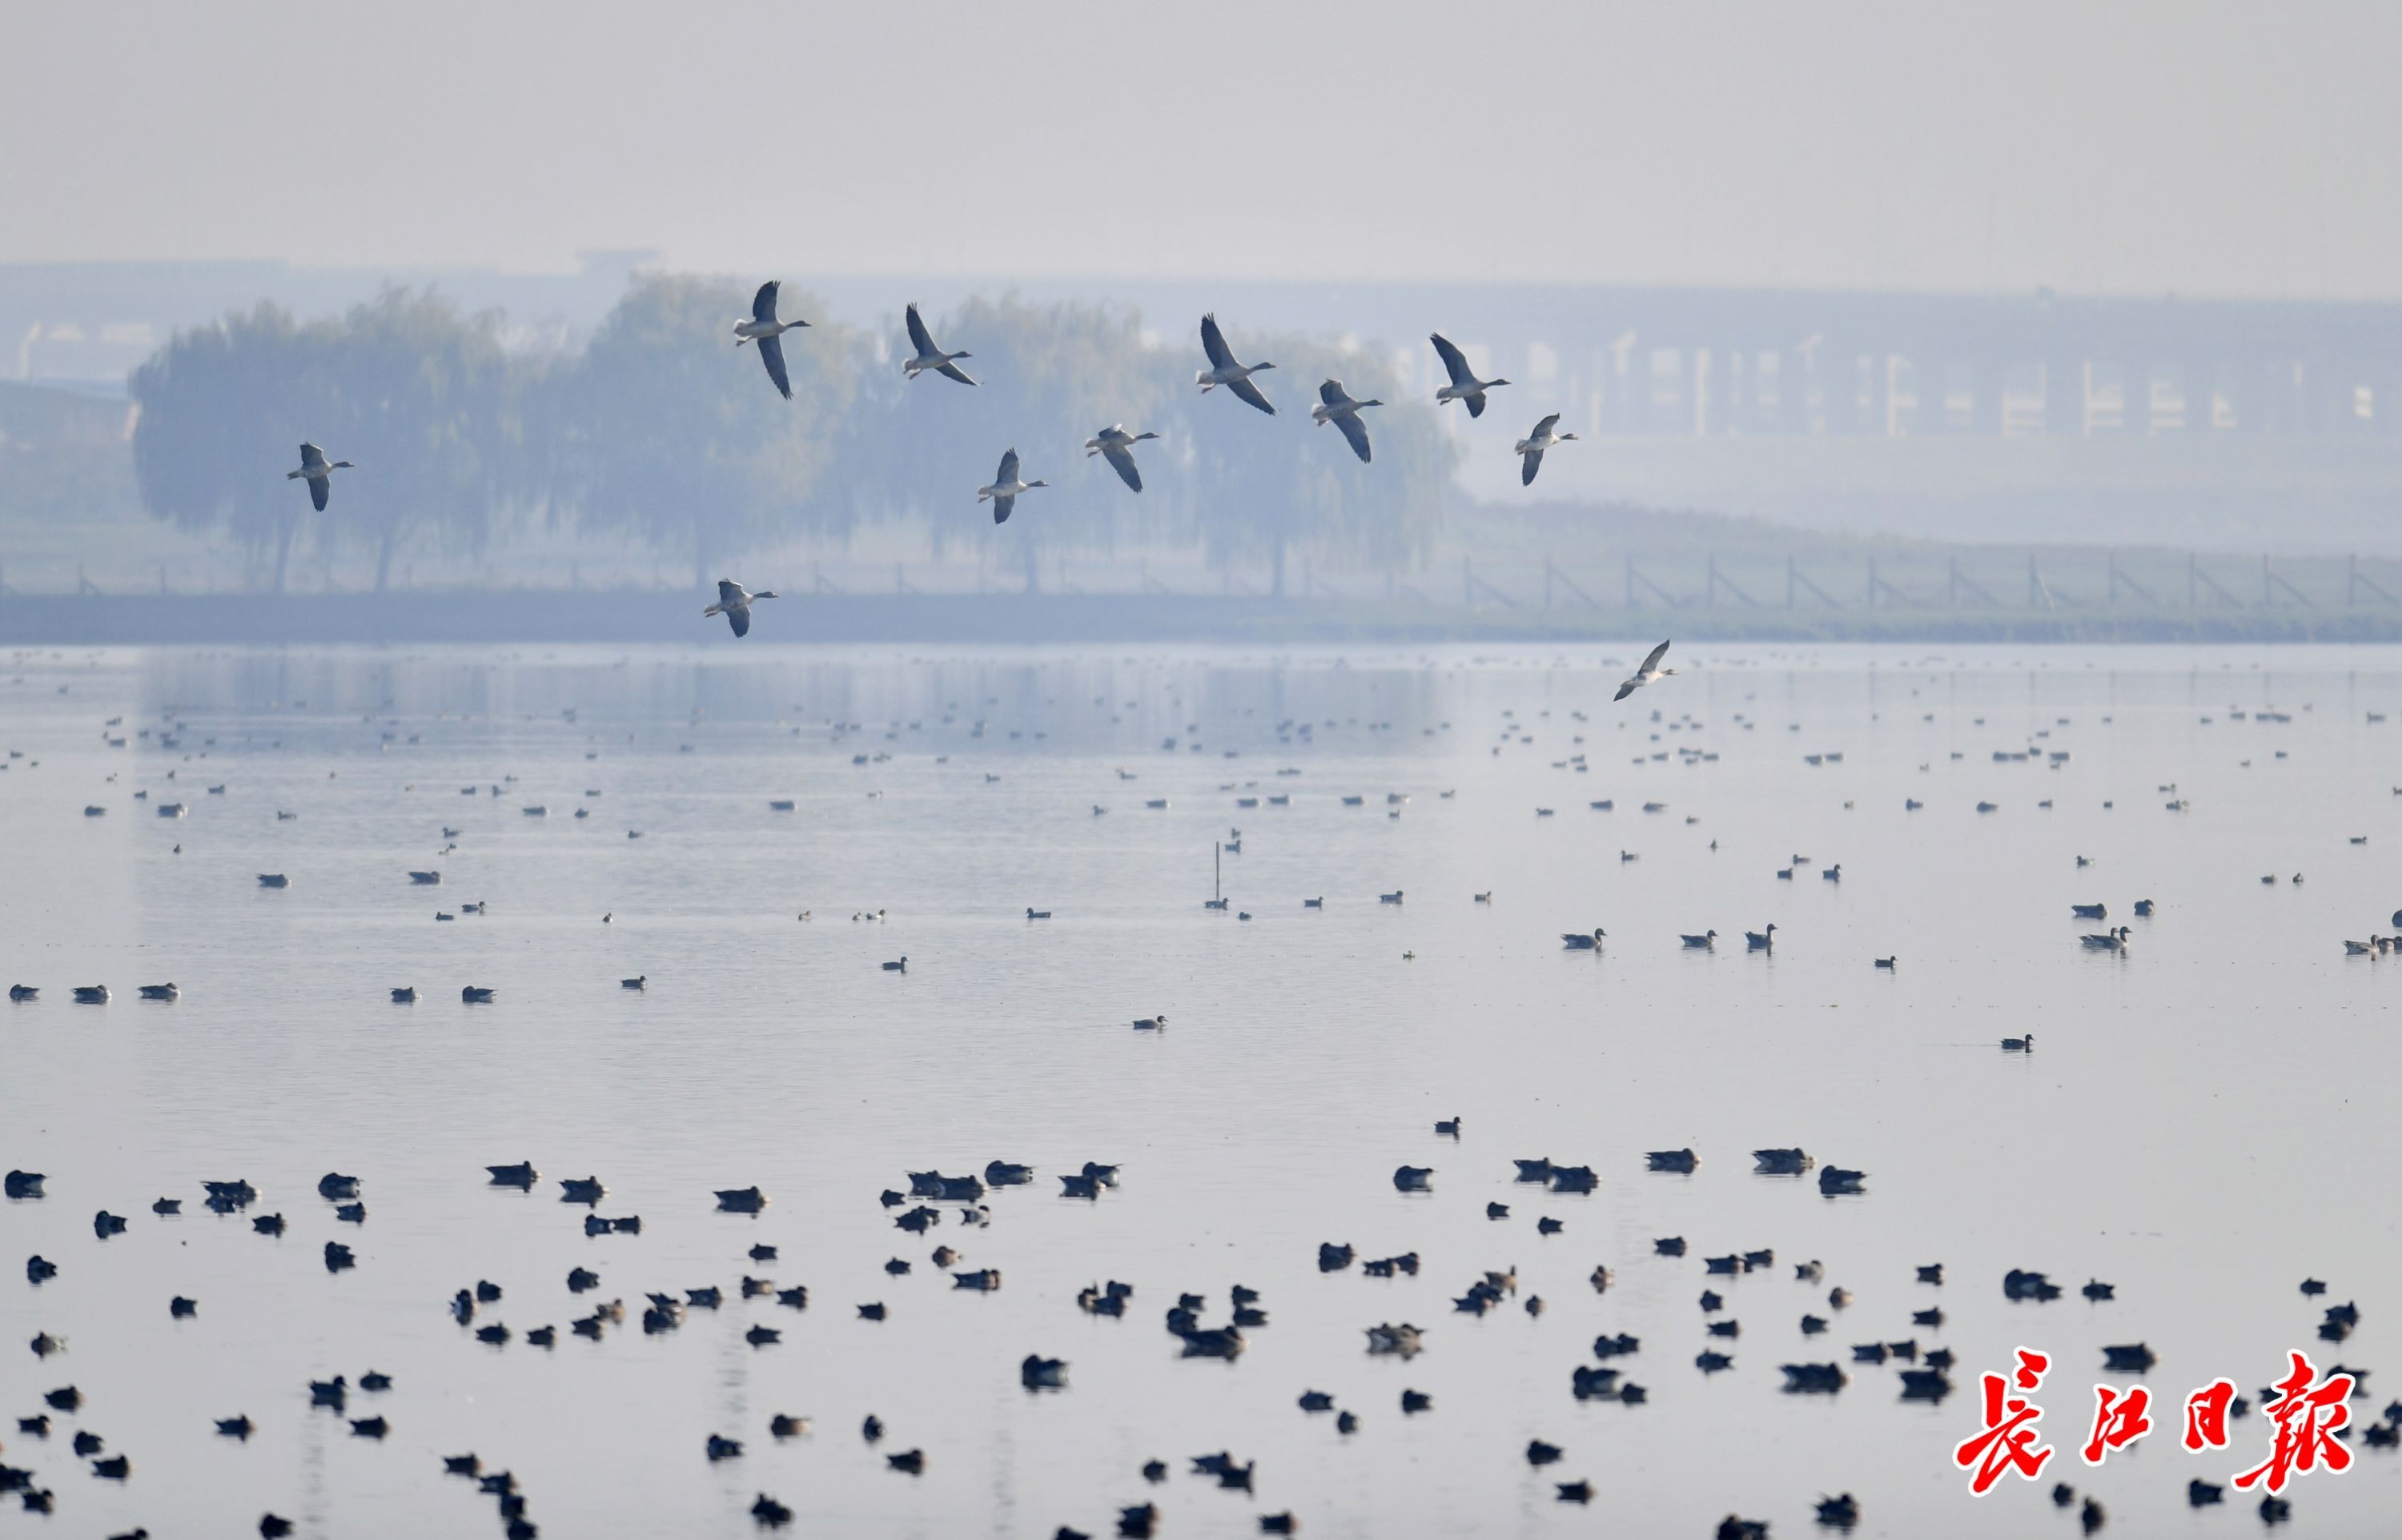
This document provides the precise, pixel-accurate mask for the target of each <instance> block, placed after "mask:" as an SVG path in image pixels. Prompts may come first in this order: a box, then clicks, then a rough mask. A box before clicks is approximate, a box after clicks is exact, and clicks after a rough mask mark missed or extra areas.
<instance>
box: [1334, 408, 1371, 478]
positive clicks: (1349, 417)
mask: <svg viewBox="0 0 2402 1540" xmlns="http://www.w3.org/2000/svg"><path fill="white" fill-rule="evenodd" d="M1334 425H1335V426H1336V427H1338V428H1340V429H1342V430H1343V436H1344V437H1345V438H1347V439H1349V440H1350V441H1351V452H1352V453H1353V454H1355V455H1358V456H1359V457H1360V464H1362V465H1365V464H1366V463H1368V425H1367V424H1366V423H1364V422H1362V421H1360V414H1359V413H1357V412H1337V413H1336V414H1335V416H1334Z"/></svg>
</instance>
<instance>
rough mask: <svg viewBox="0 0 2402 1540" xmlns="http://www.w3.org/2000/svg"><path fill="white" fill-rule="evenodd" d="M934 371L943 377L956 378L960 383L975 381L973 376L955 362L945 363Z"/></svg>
mask: <svg viewBox="0 0 2402 1540" xmlns="http://www.w3.org/2000/svg"><path fill="white" fill-rule="evenodd" d="M934 372H935V373H936V374H938V375H941V376H942V377H943V378H945V379H956V380H958V381H959V383H960V384H962V385H973V384H974V383H975V377H974V376H973V375H971V374H969V373H968V372H967V371H966V370H965V369H962V368H960V367H959V365H958V364H944V365H943V366H942V367H941V368H939V369H936V370H935V371H934Z"/></svg>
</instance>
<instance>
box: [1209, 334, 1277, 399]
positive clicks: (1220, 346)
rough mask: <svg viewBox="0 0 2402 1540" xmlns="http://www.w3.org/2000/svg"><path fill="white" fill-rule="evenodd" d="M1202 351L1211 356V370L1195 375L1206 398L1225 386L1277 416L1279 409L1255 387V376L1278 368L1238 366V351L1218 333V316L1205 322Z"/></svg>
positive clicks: (1238, 395)
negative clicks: (1236, 354)
mask: <svg viewBox="0 0 2402 1540" xmlns="http://www.w3.org/2000/svg"><path fill="white" fill-rule="evenodd" d="M1201 351H1204V352H1206V353H1208V355H1209V366H1208V368H1206V369H1204V370H1202V371H1201V372H1200V373H1199V374H1196V375H1194V377H1193V383H1194V384H1195V385H1198V386H1200V387H1201V393H1202V394H1204V395H1207V394H1208V393H1209V392H1211V391H1212V390H1215V389H1216V388H1217V387H1219V386H1221V385H1223V386H1224V387H1226V389H1227V390H1228V391H1229V392H1232V393H1233V394H1234V396H1235V397H1236V399H1237V400H1240V401H1245V402H1249V404H1250V405H1252V406H1257V407H1258V408H1259V409H1260V410H1261V411H1263V412H1265V413H1267V414H1268V416H1270V417H1274V416H1276V408H1275V407H1274V406H1270V405H1268V398H1267V397H1265V396H1263V395H1262V394H1260V388H1259V387H1258V386H1256V385H1254V384H1252V383H1251V376H1253V375H1255V374H1258V373H1259V372H1260V371H1261V370H1263V369H1273V368H1275V367H1276V365H1275V364H1264V363H1263V364H1239V363H1236V360H1235V350H1234V349H1232V348H1229V347H1227V346H1226V334H1225V333H1223V332H1222V331H1220V330H1219V329H1218V318H1217V317H1216V316H1215V315H1205V316H1203V317H1202V318H1201Z"/></svg>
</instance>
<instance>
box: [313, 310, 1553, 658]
mask: <svg viewBox="0 0 2402 1540" xmlns="http://www.w3.org/2000/svg"><path fill="white" fill-rule="evenodd" d="M781 287H782V282H781V281H780V280H776V279H771V280H769V281H768V282H765V283H762V284H760V285H759V292H758V294H757V295H756V296H753V297H752V301H751V316H750V319H748V320H745V321H738V322H736V323H735V324H734V338H735V341H734V345H735V346H736V347H737V348H740V347H744V346H747V345H749V344H752V343H756V344H757V345H758V349H759V361H760V363H762V364H765V365H766V370H767V378H768V379H769V380H770V381H771V382H772V383H773V384H774V385H775V387H776V389H777V391H778V392H780V393H781V394H782V395H783V397H784V399H785V400H787V401H790V400H791V399H792V398H793V380H792V376H791V374H790V373H789V372H788V371H787V370H786V368H785V366H784V344H783V337H784V334H785V333H786V332H794V331H800V330H802V329H804V328H805V327H807V326H808V322H806V321H800V320H794V321H781V320H779V319H777V315H776V300H777V295H778V292H779V291H780V289H781ZM906 321H907V326H908V333H909V354H908V356H907V357H905V358H904V359H903V360H902V361H901V368H902V372H903V373H904V375H905V376H906V377H907V378H910V379H916V378H918V377H919V376H921V375H929V374H931V375H939V376H941V377H942V378H946V379H950V380H955V381H957V382H958V383H959V384H961V385H973V384H975V383H976V380H975V378H974V377H973V376H972V375H970V374H969V373H968V372H967V371H966V370H965V369H962V368H960V367H959V360H960V359H963V358H973V357H974V356H975V355H974V354H973V353H971V352H968V351H964V350H961V351H957V352H946V351H944V350H943V348H942V347H941V346H940V345H938V344H937V343H936V342H935V341H934V337H933V333H932V332H931V331H930V330H928V329H927V326H926V321H925V318H924V317H923V316H921V315H919V314H918V307H917V306H916V305H915V304H912V305H910V306H909V307H908V310H907V313H906ZM1428 340H1429V342H1431V343H1432V344H1433V345H1434V351H1435V355H1436V356H1437V357H1438V358H1439V359H1441V360H1442V362H1443V372H1444V374H1445V376H1446V377H1447V378H1448V379H1449V383H1447V384H1445V385H1443V387H1442V388H1441V389H1439V390H1437V391H1436V392H1435V404H1436V405H1437V406H1443V405H1446V404H1448V403H1450V402H1454V401H1456V402H1459V403H1461V404H1462V405H1463V406H1466V407H1467V408H1468V415H1469V416H1470V417H1471V418H1480V417H1483V416H1484V404H1485V399H1486V392H1491V391H1495V390H1498V389H1499V388H1501V387H1502V386H1504V385H1507V384H1509V383H1510V381H1508V380H1507V379H1501V378H1494V379H1482V378H1478V377H1477V374H1476V371H1475V369H1474V368H1473V367H1471V366H1470V364H1469V361H1468V355H1467V354H1465V353H1463V352H1461V351H1459V348H1458V346H1457V345H1456V344H1455V343H1454V342H1452V341H1451V339H1450V338H1448V337H1444V336H1443V334H1442V333H1441V332H1435V333H1432V334H1430V335H1429V338H1428ZM1201 351H1202V352H1203V354H1204V355H1205V356H1206V357H1207V358H1208V363H1209V366H1208V368H1206V369H1203V370H1201V371H1199V372H1198V373H1197V374H1195V375H1194V384H1196V385H1198V386H1200V388H1201V391H1202V392H1203V393H1204V394H1207V393H1208V392H1211V391H1214V390H1216V389H1218V388H1219V387H1220V386H1224V387H1225V388H1226V392H1227V393H1228V394H1230V395H1232V396H1234V397H1235V398H1236V400H1238V401H1241V402H1243V403H1245V404H1246V405H1248V406H1253V407H1255V408H1257V409H1258V410H1260V411H1262V412H1264V413H1266V414H1267V415H1268V416H1270V417H1274V416H1276V406H1275V404H1274V403H1273V402H1271V401H1269V400H1268V398H1267V396H1266V395H1265V394H1264V393H1263V392H1262V391H1261V390H1260V385H1259V381H1258V379H1257V378H1255V377H1256V376H1258V375H1261V374H1263V373H1265V372H1266V371H1268V370H1270V369H1273V368H1275V367H1276V365H1275V364H1272V363H1269V362H1267V361H1266V360H1262V361H1261V362H1259V363H1257V364H1245V363H1243V362H1241V361H1240V360H1238V359H1237V358H1236V356H1235V351H1234V349H1233V348H1232V347H1231V346H1230V345H1228V343H1227V341H1226V334H1225V332H1224V331H1223V330H1222V329H1221V328H1220V327H1219V325H1218V318H1217V316H1215V315H1214V314H1211V315H1205V316H1203V317H1202V318H1201ZM1383 405H1384V403H1383V402H1381V401H1377V400H1374V399H1370V400H1367V401H1360V400H1356V399H1354V398H1353V396H1352V395H1351V393H1350V392H1348V391H1347V390H1346V389H1345V388H1344V385H1343V381H1341V380H1340V379H1328V380H1325V381H1324V382H1322V383H1321V384H1320V385H1319V386H1318V405H1317V406H1313V407H1311V408H1310V409H1309V416H1310V420H1311V421H1313V422H1315V423H1316V424H1318V426H1319V427H1321V428H1323V427H1325V426H1327V425H1328V424H1330V423H1331V424H1332V425H1333V427H1334V428H1335V429H1336V431H1337V432H1339V433H1342V435H1343V437H1344V440H1345V442H1346V443H1347V444H1349V445H1350V446H1351V452H1352V453H1353V454H1355V455H1358V456H1359V457H1360V463H1361V464H1363V465H1364V464H1367V463H1370V462H1371V461H1373V460H1374V446H1373V445H1372V444H1371V443H1370V442H1369V438H1368V425H1367V423H1366V422H1365V421H1364V420H1362V419H1361V418H1360V413H1361V412H1362V411H1364V410H1366V409H1367V408H1368V407H1371V406H1383ZM1560 415H1561V414H1559V413H1558V412H1553V413H1551V414H1550V415H1549V416H1547V417H1545V418H1543V419H1541V420H1540V421H1539V422H1537V423H1536V424H1535V426H1534V428H1533V430H1532V431H1531V432H1529V433H1527V434H1526V436H1525V438H1522V439H1519V440H1518V441H1516V443H1514V444H1513V445H1512V447H1511V452H1512V454H1514V455H1516V456H1517V457H1518V461H1519V484H1520V485H1521V486H1527V487H1531V486H1533V485H1534V483H1535V474H1536V473H1537V472H1538V471H1539V470H1541V469H1542V464H1543V456H1544V455H1545V454H1547V453H1548V452H1550V451H1551V450H1553V449H1555V448H1557V447H1559V446H1561V445H1563V444H1567V443H1570V442H1572V441H1574V440H1575V438H1576V436H1577V435H1576V434H1574V433H1562V432H1560ZM1158 436H1159V435H1158V434H1157V433H1152V432H1149V431H1148V430H1146V431H1144V432H1142V433H1133V432H1129V431H1128V430H1127V428H1126V425H1125V423H1123V422H1113V423H1111V424H1110V425H1109V426H1108V427H1106V428H1103V429H1102V430H1100V431H1099V432H1098V433H1095V434H1094V435H1093V436H1092V437H1090V438H1088V439H1086V440H1084V458H1085V459H1087V460H1089V459H1091V458H1092V457H1094V456H1095V455H1098V456H1099V457H1101V459H1103V460H1104V461H1108V462H1109V466H1110V469H1111V470H1113V471H1115V472H1116V473H1117V474H1118V479H1119V480H1121V481H1123V482H1125V484H1126V487H1127V488H1128V489H1129V490H1132V491H1136V492H1139V491H1141V490H1142V470H1141V468H1140V467H1139V466H1138V465H1137V464H1136V463H1135V458H1134V451H1135V446H1137V445H1139V444H1141V443H1143V442H1144V441H1146V440H1149V439H1154V438H1157V437H1158ZM355 469H357V467H356V465H355V464H353V462H352V461H347V460H334V461H329V460H327V459H326V458H325V451H324V450H323V449H321V448H319V447H317V446H316V445H314V444H303V445H301V446H300V465H299V468H298V469H297V470H293V471H287V472H285V473H284V479H285V480H287V481H304V482H306V483H307V484H308V487H309V498H310V501H311V502H313V503H314V504H315V505H316V509H317V511H318V512H319V513H321V514H322V513H324V511H325V504H326V502H327V500H328V498H329V497H330V496H331V493H332V489H333V480H334V473H335V472H336V471H349V470H355ZM1050 485H1051V484H1050V483H1049V482H1048V481H1045V480H1042V479H1041V478H1040V477H1038V478H1036V479H1034V480H1032V481H1028V480H1027V479H1026V477H1025V475H1024V474H1023V472H1022V466H1021V462H1020V461H1019V460H1018V456H1017V450H1016V447H1015V446H1013V447H1010V448H1008V449H1006V450H1004V451H1002V453H1001V467H1000V469H999V470H998V471H997V472H995V473H994V475H993V478H992V480H991V481H990V482H989V483H988V484H987V485H985V486H982V487H979V488H976V493H975V500H976V502H978V503H986V502H989V503H990V504H992V521H993V522H994V523H995V524H1006V523H1008V522H1009V516H1010V515H1011V514H1012V513H1014V512H1015V510H1016V507H1017V500H1018V499H1019V498H1020V497H1023V496H1024V495H1026V494H1027V493H1028V492H1030V491H1034V490H1036V489H1037V488H1044V487H1048V486H1050ZM717 587H718V601H717V602H716V603H715V604H712V605H711V606H710V607H709V608H708V609H707V610H705V611H703V612H702V613H703V614H704V615H718V614H722V615H724V616H725V618H726V622H727V624H728V625H730V626H733V628H734V634H735V635H736V636H738V637H739V636H746V635H748V634H749V633H750V630H751V605H752V601H753V600H755V599H763V598H777V597H778V595H777V594H776V592H775V591H774V590H773V589H767V590H763V591H761V592H759V593H747V592H745V591H744V589H743V587H742V585H741V584H738V583H734V582H732V581H730V580H726V579H720V580H719V582H718V584H717Z"/></svg>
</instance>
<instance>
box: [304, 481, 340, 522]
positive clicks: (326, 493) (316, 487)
mask: <svg viewBox="0 0 2402 1540" xmlns="http://www.w3.org/2000/svg"><path fill="white" fill-rule="evenodd" d="M333 494H334V478H333V477H332V476H330V475H322V476H311V477H310V478H309V501H310V502H313V503H315V504H316V505H317V511H318V512H319V513H321V514H322V513H324V511H325V500H326V499H327V498H329V497H331V496H333Z"/></svg>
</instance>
